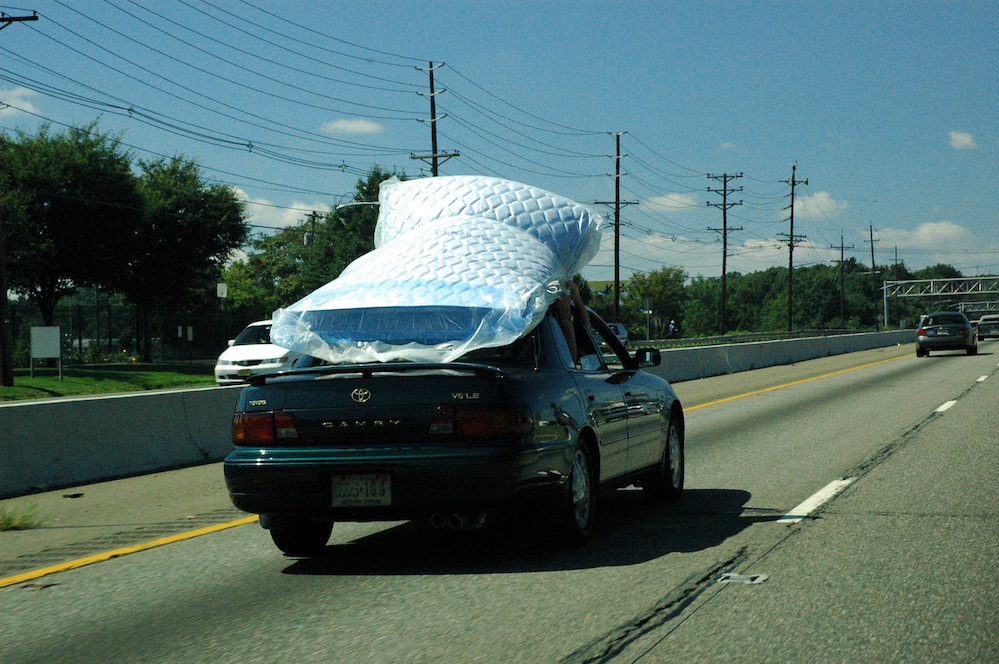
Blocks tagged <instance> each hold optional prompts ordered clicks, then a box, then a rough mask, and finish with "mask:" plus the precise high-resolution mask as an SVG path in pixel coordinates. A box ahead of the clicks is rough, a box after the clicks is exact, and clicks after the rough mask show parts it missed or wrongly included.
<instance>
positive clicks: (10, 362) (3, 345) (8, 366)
mask: <svg viewBox="0 0 999 664" xmlns="http://www.w3.org/2000/svg"><path fill="white" fill-rule="evenodd" d="M37 20H38V14H37V13H36V12H32V14H31V16H7V14H4V13H0V24H2V25H0V30H3V29H4V28H6V27H7V26H8V25H10V24H11V23H17V22H21V21H37ZM11 333H12V329H11V321H10V303H9V302H8V301H7V257H6V254H5V249H4V244H3V216H2V214H0V387H14V358H13V356H12V345H11Z"/></svg>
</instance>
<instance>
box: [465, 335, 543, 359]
mask: <svg viewBox="0 0 999 664" xmlns="http://www.w3.org/2000/svg"><path fill="white" fill-rule="evenodd" d="M537 334H538V331H537V330H536V329H535V330H534V331H533V332H531V333H530V334H528V335H527V336H526V337H521V338H520V339H517V340H516V341H514V342H513V343H512V344H508V345H506V346H498V347H496V348H479V349H477V350H473V351H472V352H471V353H466V354H465V355H462V356H461V357H460V358H459V359H458V361H459V362H472V363H474V364H489V365H492V366H498V367H515V366H529V367H533V366H534V363H535V359H534V354H535V352H536V350H535V349H536V348H537V343H536V342H537Z"/></svg>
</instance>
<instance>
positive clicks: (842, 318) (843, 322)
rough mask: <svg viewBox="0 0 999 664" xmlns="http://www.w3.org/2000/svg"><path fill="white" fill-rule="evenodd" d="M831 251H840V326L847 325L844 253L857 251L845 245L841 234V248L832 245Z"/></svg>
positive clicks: (851, 246)
mask: <svg viewBox="0 0 999 664" xmlns="http://www.w3.org/2000/svg"><path fill="white" fill-rule="evenodd" d="M829 248H830V249H839V321H840V324H841V325H843V326H845V325H846V277H845V276H844V274H843V263H844V262H845V259H844V257H843V255H844V252H845V251H846V250H847V249H855V248H856V247H854V246H853V245H852V244H851V245H850V246H849V247H847V246H846V245H844V244H843V233H842V232H840V234H839V247H837V246H836V245H830V247H829Z"/></svg>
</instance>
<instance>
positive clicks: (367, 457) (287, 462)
mask: <svg viewBox="0 0 999 664" xmlns="http://www.w3.org/2000/svg"><path fill="white" fill-rule="evenodd" d="M571 458H572V447H571V446H569V445H559V446H554V447H544V448H532V449H522V448H513V447H495V446H491V447H480V446H476V447H472V446H469V447H426V446H414V447H413V448H409V449H394V450H372V449H368V450H363V449H352V450H346V449H328V448H324V449H315V448H292V449H289V448H282V449H271V450H260V449H247V448H237V449H236V450H235V451H234V452H232V453H231V454H230V455H229V456H228V457H227V458H226V460H225V463H224V469H225V480H226V485H227V486H228V488H229V497H230V499H231V500H232V502H233V504H234V505H235V506H236V507H238V508H239V509H241V510H243V511H245V512H251V513H255V514H264V515H269V516H309V517H312V518H319V519H326V520H331V521H393V520H400V519H413V518H422V517H429V516H432V515H434V514H438V513H451V512H456V511H467V510H489V511H494V510H499V511H506V510H515V509H518V508H520V507H527V506H537V505H538V504H541V505H544V504H546V503H550V504H552V505H558V504H560V501H558V500H557V498H558V496H560V495H562V494H563V492H564V491H565V490H566V489H565V487H566V481H567V477H568V473H569V468H570V462H571ZM366 474H387V475H389V476H390V478H391V504H390V505H387V506H368V507H339V506H338V507H334V506H333V504H332V503H333V492H332V478H333V477H334V476H339V475H366Z"/></svg>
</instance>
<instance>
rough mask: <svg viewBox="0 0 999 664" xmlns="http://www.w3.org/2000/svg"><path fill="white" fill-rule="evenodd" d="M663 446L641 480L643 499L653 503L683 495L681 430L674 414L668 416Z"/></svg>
mask: <svg viewBox="0 0 999 664" xmlns="http://www.w3.org/2000/svg"><path fill="white" fill-rule="evenodd" d="M663 448H664V449H663V454H662V458H661V459H660V461H659V463H658V464H657V465H656V467H655V468H654V469H653V470H652V472H651V473H650V474H649V476H648V477H646V478H645V479H644V480H643V481H642V492H643V493H644V494H645V499H646V500H648V501H649V502H650V503H652V504H654V505H662V504H664V503H675V502H677V501H679V500H680V499H681V498H682V497H683V477H684V473H685V467H684V463H685V460H684V453H683V430H682V429H681V428H680V425H679V423H678V422H677V421H676V416H672V417H670V422H669V427H668V428H667V429H666V444H665V445H664V446H663Z"/></svg>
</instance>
